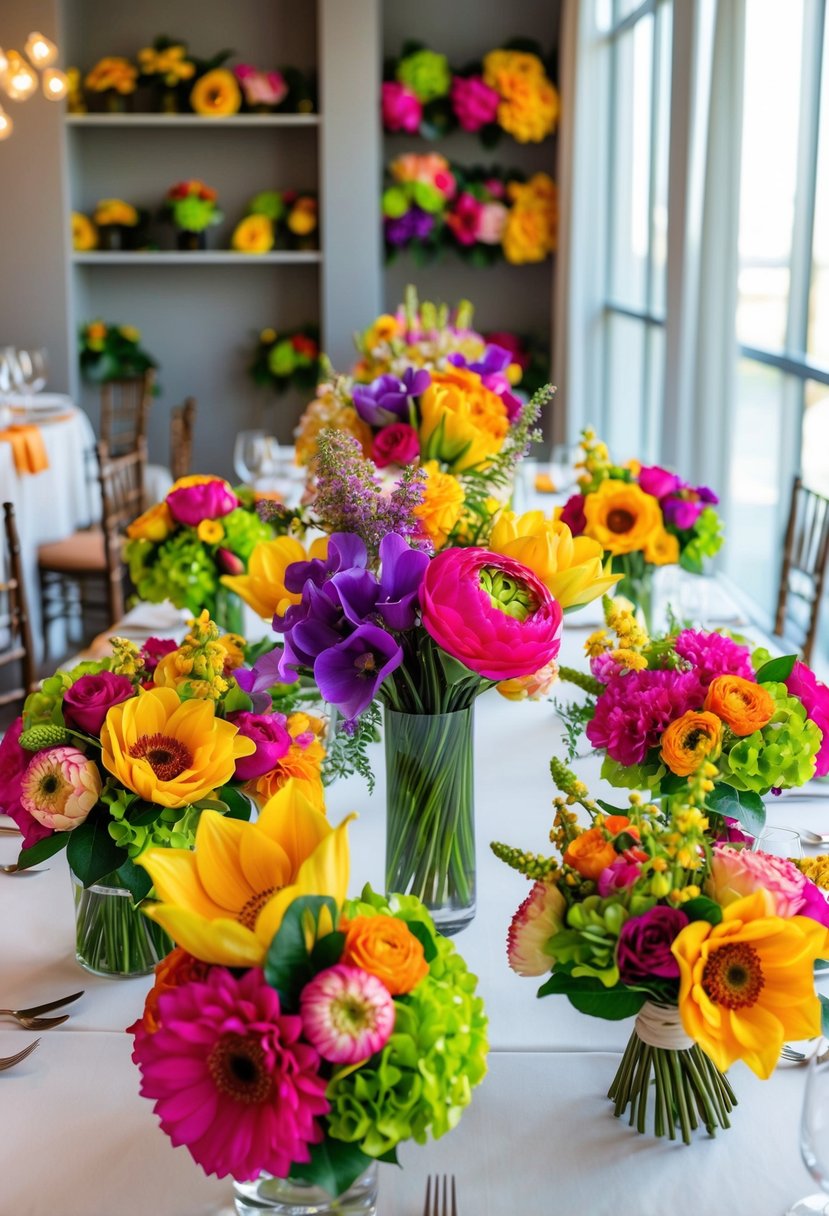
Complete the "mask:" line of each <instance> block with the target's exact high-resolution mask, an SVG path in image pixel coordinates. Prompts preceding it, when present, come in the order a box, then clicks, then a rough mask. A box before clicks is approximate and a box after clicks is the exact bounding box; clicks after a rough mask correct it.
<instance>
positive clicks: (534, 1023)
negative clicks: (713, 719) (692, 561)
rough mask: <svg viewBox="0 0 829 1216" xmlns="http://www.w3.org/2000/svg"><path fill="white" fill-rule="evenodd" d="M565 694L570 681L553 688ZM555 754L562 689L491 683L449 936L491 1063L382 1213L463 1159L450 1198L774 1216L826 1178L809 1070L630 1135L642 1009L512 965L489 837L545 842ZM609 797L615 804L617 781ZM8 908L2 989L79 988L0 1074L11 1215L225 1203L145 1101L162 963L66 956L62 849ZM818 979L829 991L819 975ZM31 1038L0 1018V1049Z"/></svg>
mask: <svg viewBox="0 0 829 1216" xmlns="http://www.w3.org/2000/svg"><path fill="white" fill-rule="evenodd" d="M134 615H135V616H140V614H134ZM593 617H594V612H591V611H590V610H588V611H587V613H586V619H585V616H580V617H575V618H571V619H569V620H568V622H567V624H566V627H565V635H564V642H563V645H562V655H561V660H562V662H565V663H571V664H575V663H578V662H579V658H580V652H581V649H582V644H583V641H584V638H585V636H586V633H587V632H588V631H589V629H590V628H591V627H592V619H591V618H593ZM155 620H156V624H157V623H158V620H159V617H158V614H157V610H156V618H155ZM139 628H140V625H136V632H137V631H138V629H139ZM126 631H127V630H126V629H125V632H126ZM556 695H557V696H558V697H561V698H564V697H566V696H568V695H569V694H568V692H567V690H566V688H565V687H563V686H561V685H559V686H558V687H557V689H556ZM577 695H578V694H577ZM553 754H559V755H563V747H562V734H561V724H560V721H559V719H558V717H557V714H556V709H555V705H554V704H551V703H550V702H549V701H542V702H537V703H531V702H524V703H521V704H513V703H509V702H506V701H504V700H503V699H501V698H500V697H499V696H498V695H497V694H495V693H488V694H486V695H485V696H484V697H482V698H481V699H480V700H479V702H478V704H477V708H476V824H477V828H476V830H477V865H478V910H477V916H476V918H475V920H474V922H473V924H472V925H471V926H470V927H469V928H468V929H467V930H466V931H465V932H464V933H462V934H461V935H459V936H458V938H457V939H456V942H457V946H458V949H459V950H460V951H461V952H462V953H463V954H464V956H465V958H466V959H467V961H468V963H469V966H470V968H471V969H472V970H473V971H474V972H476V973H477V975H478V976H479V977H480V990H481V993H482V995H483V996H484V998H485V1001H486V1004H487V1009H488V1012H489V1017H490V1040H491V1049H492V1054H491V1057H490V1067H489V1074H488V1076H487V1078H486V1079H485V1081H484V1083H483V1084H482V1086H481V1087H480V1089H478V1090H476V1091H475V1093H474V1095H473V1100H472V1105H471V1107H470V1108H469V1110H468V1111H467V1112H465V1114H464V1117H463V1118H462V1119H461V1122H460V1125H459V1126H458V1128H457V1129H455V1131H453V1132H452V1133H451V1134H450V1135H448V1136H446V1137H444V1138H443V1139H442V1140H440V1141H439V1142H436V1143H433V1142H429V1143H428V1144H427V1145H425V1146H423V1147H418V1146H416V1145H407V1146H405V1147H404V1148H403V1150H402V1151H401V1154H400V1157H401V1161H402V1163H403V1165H404V1167H405V1168H404V1169H403V1170H402V1171H401V1170H398V1169H396V1168H395V1167H393V1166H387V1165H383V1166H381V1171H380V1198H379V1206H378V1216H420V1213H421V1212H422V1210H423V1195H424V1188H425V1178H426V1175H427V1174H429V1173H434V1172H451V1173H454V1174H455V1175H456V1177H457V1182H458V1197H459V1212H460V1216H507V1214H508V1213H522V1214H527V1216H536V1214H541V1213H545V1214H546V1213H549V1214H551V1216H554V1214H557V1213H561V1214H562V1216H563V1214H564V1213H576V1214H578V1216H664V1214H665V1213H667V1212H670V1213H671V1216H686V1214H687V1216H725V1214H726V1213H731V1212H736V1211H745V1212H751V1213H752V1216H780V1214H781V1213H783V1212H784V1211H785V1209H786V1207H787V1206H788V1204H790V1203H792V1202H794V1201H795V1200H796V1199H798V1198H800V1197H801V1196H802V1195H805V1194H807V1193H811V1192H813V1191H814V1190H815V1189H816V1186H815V1184H814V1183H813V1182H812V1181H811V1179H810V1177H809V1175H808V1173H807V1171H806V1169H805V1167H804V1166H803V1164H802V1163H801V1159H800V1153H799V1147H798V1124H799V1118H800V1109H801V1104H802V1099H803V1089H804V1084H805V1080H806V1069H805V1068H802V1067H798V1066H795V1065H786V1064H781V1065H780V1066H779V1067H778V1069H777V1070H776V1072H775V1073H774V1075H773V1076H772V1077H771V1079H770V1080H769V1081H767V1082H765V1083H764V1082H761V1081H759V1080H758V1079H757V1078H756V1077H754V1076H753V1074H751V1073H750V1072H749V1071H748V1069H747V1068H745V1067H744V1066H742V1065H737V1066H735V1067H734V1069H733V1070H732V1072H731V1074H730V1075H731V1080H732V1084H733V1086H734V1088H735V1091H736V1093H737V1097H738V1100H739V1105H738V1106H737V1108H736V1109H735V1111H734V1113H733V1116H732V1128H731V1129H730V1130H728V1131H725V1132H720V1133H719V1135H718V1136H717V1137H716V1139H711V1138H709V1137H707V1136H705V1135H704V1134H702V1135H701V1134H700V1133H699V1132H697V1133H696V1137H695V1140H694V1142H693V1144H692V1145H691V1146H690V1147H685V1146H683V1145H682V1144H681V1143H671V1142H667V1141H657V1140H655V1139H653V1138H651V1137H649V1136H639V1135H638V1134H637V1133H635V1132H634V1131H632V1130H631V1129H630V1128H629V1127H628V1125H627V1122H626V1121H625V1120H616V1119H614V1118H613V1116H612V1109H611V1106H610V1103H609V1102H608V1101H607V1099H606V1097H605V1094H606V1090H607V1087H608V1085H609V1084H610V1081H611V1080H612V1077H613V1074H614V1072H615V1070H616V1067H617V1065H618V1063H619V1059H620V1055H621V1052H622V1050H623V1048H624V1046H625V1043H626V1042H627V1039H628V1037H629V1035H630V1032H631V1028H632V1023H631V1022H630V1021H622V1022H606V1021H601V1020H598V1019H593V1018H588V1017H584V1016H582V1015H580V1014H578V1013H576V1011H575V1010H573V1009H572V1008H571V1007H570V1005H569V1004H568V1003H567V1002H566V1000H565V999H564V998H563V997H550V998H547V999H545V1000H543V1001H539V1000H537V999H536V997H535V989H536V986H537V981H534V980H528V979H521V978H519V977H518V976H516V975H513V974H512V973H511V972H510V971H509V969H508V967H507V962H506V954H505V938H506V931H507V926H508V925H509V922H510V918H511V916H512V914H513V913H514V911H515V909H516V907H517V906H518V904H519V903H520V902H521V900H522V899H523V898H524V896H525V894H526V891H527V885H526V880H525V879H523V878H522V877H521V876H520V875H517V874H515V873H513V872H512V871H509V870H507V869H506V867H504V866H503V865H502V864H501V863H499V862H498V861H497V860H496V859H495V857H494V856H493V855H492V854H491V852H490V851H489V847H488V845H489V841H490V840H493V839H501V840H506V841H508V842H510V843H515V844H520V845H521V846H522V847H524V848H527V849H530V850H533V851H543V850H544V848H545V842H546V839H547V831H548V828H549V825H550V819H551V800H552V796H553V793H554V791H553V787H552V784H551V781H550V778H549V773H548V767H547V765H548V759H549V757H550V756H551V755H553ZM374 761H375V763H374V769H375V772H376V774H377V787H376V790H375V792H374V794H373V795H372V796H369V795H368V793H367V791H366V788H365V786H364V784H363V783H362V781H361V780H360V779H358V778H356V777H355V778H349V779H348V780H341V781H338V782H336V783H335V784H334V785H333V786H332V787H331V788H330V790H329V793H328V813H329V817H330V819H331V820H332V822H334V823H337V822H339V821H340V819H341V818H342V817H343V816H344V815H345V814H346V813H347V812H349V811H351V810H357V811H358V812H359V815H360V817H359V819H358V820H357V822H356V823H354V824H353V825H352V827H351V828H350V829H349V830H350V838H351V845H352V867H351V872H352V882H351V889H352V891H353V892H355V893H356V891H357V890H358V889H359V886H360V885H361V884H362V883H363V882H364V881H370V882H371V883H372V884H373V885H375V886H377V887H381V886H382V881H383V860H384V858H383V854H384V794H385V791H384V775H383V761H382V752H381V750H380V749H379V747H378V749H377V752H376V754H375V756H374ZM575 767H576V769H577V771H578V772H579V774H580V776H582V777H583V778H584V779H585V780H586V781H587V782H588V783H589V784H590V785H591V788H592V791H593V792H594V793H601V792H602V791H601V789H600V783H599V779H598V771H599V760H598V758H597V757H596V756H595V755H593V754H587V755H585V756H584V757H582V758H581V759H580V760H579V761H578V762H577V763H576V765H575ZM604 793H605V795H606V796H608V791H607V790H605V791H604ZM827 793H829V791H828V790H827V787H825V786H823V787H820V786H818V787H816V788H815V790H814V794H813V796H809V797H802V796H800V797H795V796H789V797H787V796H785V795H784V796H783V797H781V798H779V799H777V800H775V801H774V803H773V805H772V806H771V807H770V811H769V822H770V823H772V824H774V825H777V826H792V827H806V826H811V827H813V828H815V829H816V830H821V829H825V828H827V826H829V824H828V823H827V820H829V797H827ZM609 796H610V798H611V799H615V801H616V802H617V803H619V802H621V801H622V797H623V796H621V797H620V794H619V792H618V791H616V792H614V793H612V794H610V795H609ZM821 812H823V814H822V813H821ZM15 852H16V845H15V841H14V839H13V838H10V837H0V862H5V861H11V860H13V858H14V855H15ZM0 926H2V940H3V948H2V956H1V957H2V963H0V1004H2V1005H7V1006H11V1007H15V1006H19V1005H25V1004H33V1003H36V1002H38V1001H42V1000H47V999H49V998H51V997H54V996H56V995H60V994H64V993H68V992H71V991H73V990H75V989H77V988H79V987H83V988H84V989H85V990H86V991H85V996H84V997H82V998H81V1000H80V1001H78V1002H77V1003H76V1004H75V1005H73V1006H72V1007H71V1013H72V1016H71V1018H70V1020H69V1021H68V1022H67V1023H65V1024H64V1025H63V1026H60V1027H58V1028H56V1029H55V1030H52V1031H48V1032H46V1033H43V1034H42V1036H41V1045H40V1047H39V1049H38V1051H36V1052H35V1053H34V1054H33V1055H32V1056H30V1057H29V1058H28V1059H27V1060H26V1061H25V1062H24V1063H23V1064H21V1065H19V1066H17V1067H16V1068H15V1069H14V1070H12V1071H10V1072H8V1073H3V1074H0V1129H2V1131H0V1142H2V1145H3V1152H2V1157H0V1161H1V1162H2V1172H0V1216H47V1214H48V1216H54V1214H55V1213H60V1216H111V1214H112V1213H116V1212H117V1213H118V1214H119V1216H145V1214H148V1213H152V1216H232V1212H233V1205H232V1199H231V1189H230V1185H229V1182H228V1181H227V1180H225V1181H217V1180H216V1179H213V1178H206V1177H205V1176H204V1175H203V1174H202V1172H201V1170H200V1169H199V1168H198V1167H197V1166H195V1165H194V1163H193V1162H192V1160H191V1159H190V1157H189V1155H188V1153H187V1152H186V1150H185V1149H183V1148H179V1149H173V1148H172V1147H171V1146H170V1144H169V1142H168V1140H167V1138H166V1136H164V1134H163V1133H162V1132H161V1131H160V1130H159V1128H158V1126H157V1123H156V1120H155V1117H154V1116H153V1113H152V1105H151V1103H150V1102H148V1101H147V1100H145V1099H142V1098H140V1097H139V1095H138V1073H137V1070H136V1069H135V1068H134V1066H133V1065H132V1064H131V1062H130V1049H131V1040H130V1038H129V1037H128V1036H127V1035H125V1034H124V1033H123V1031H124V1028H125V1027H126V1026H127V1025H129V1024H130V1023H131V1022H132V1021H134V1020H135V1019H136V1018H137V1017H138V1016H139V1015H140V1012H141V1009H142V1006H143V998H144V993H145V992H146V990H147V988H148V987H149V984H150V979H149V978H146V979H134V980H121V981H116V980H103V979H97V978H95V977H92V976H88V975H86V974H85V973H83V972H82V971H81V970H80V969H79V968H78V966H77V964H76V963H75V961H74V957H73V946H74V942H73V929H74V922H73V911H72V897H71V890H70V882H69V875H68V871H67V868H66V863H65V859H64V858H63V857H62V856H58V857H55V858H51V859H50V860H49V861H47V862H46V863H44V865H43V866H41V867H38V870H37V871H35V872H31V873H28V874H22V875H16V876H5V875H0ZM819 984H820V985H821V986H823V987H824V988H825V990H826V991H827V993H829V985H826V984H824V981H822V980H820V981H819ZM33 1037H34V1036H33V1035H32V1034H31V1033H29V1032H26V1031H23V1030H21V1029H20V1028H17V1027H14V1026H12V1025H10V1024H7V1023H5V1022H4V1023H2V1029H0V1055H8V1054H11V1053H12V1052H13V1051H17V1050H19V1049H20V1048H21V1047H22V1046H24V1045H25V1044H26V1043H28V1042H29V1041H30V1040H31V1039H32V1038H33Z"/></svg>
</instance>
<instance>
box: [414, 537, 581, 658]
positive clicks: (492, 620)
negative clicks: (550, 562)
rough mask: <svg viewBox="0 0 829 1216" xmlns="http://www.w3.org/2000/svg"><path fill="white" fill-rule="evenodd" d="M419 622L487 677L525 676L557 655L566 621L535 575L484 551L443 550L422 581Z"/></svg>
mask: <svg viewBox="0 0 829 1216" xmlns="http://www.w3.org/2000/svg"><path fill="white" fill-rule="evenodd" d="M420 607H421V613H422V619H423V626H424V628H425V630H426V632H427V633H428V634H430V636H431V637H432V638H434V640H435V641H436V642H437V644H438V646H440V647H442V649H443V650H445V651H446V653H447V654H448V655H451V657H452V658H454V659H457V660H458V661H459V662H460V663H463V664H465V666H467V667H468V668H469V669H470V671H475V672H477V673H478V675H481V676H483V677H484V678H485V679H487V680H496V681H497V680H509V679H513V678H515V677H517V676H529V675H532V674H533V673H534V672H536V671H538V670H539V668H541V667H544V666H545V665H546V664H547V663H550V662H552V660H553V659H555V658H556V656H557V655H558V652H559V648H560V646H561V629H562V624H563V619H564V614H563V613H562V610H561V606H560V605H559V603H558V602H557V601H556V600H555V599H554V598H553V596H552V595H551V594H550V592H549V590H548V589H547V587H545V585H544V584H543V583H542V582H541V580H540V579H539V578H538V577H537V576H536V575H535V574H533V572H532V571H531V570H528V569H527V567H526V566H522V565H521V563H520V562H516V561H513V560H512V558H509V557H503V556H501V555H500V554H496V553H490V552H489V551H488V550H486V549H478V548H469V549H444V550H443V552H441V553H438V554H437V556H436V557H433V558H432V560H431V561H430V562H429V565H428V566H427V567H426V574H425V575H424V578H423V582H422V583H421V586H420Z"/></svg>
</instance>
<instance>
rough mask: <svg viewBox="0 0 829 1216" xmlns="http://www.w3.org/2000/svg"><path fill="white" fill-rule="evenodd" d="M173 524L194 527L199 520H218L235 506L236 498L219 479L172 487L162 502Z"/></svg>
mask: <svg viewBox="0 0 829 1216" xmlns="http://www.w3.org/2000/svg"><path fill="white" fill-rule="evenodd" d="M165 501H166V503H167V506H168V507H169V509H170V514H171V515H172V517H173V519H174V520H175V521H176V523H179V524H184V525H185V526H186V527H189V528H197V527H198V526H199V524H200V523H201V522H202V520H203V519H221V518H222V516H224V515H229V514H230V512H231V511H235V510H236V508H237V507H238V506H239V499H238V498H237V497H236V495H235V494H234V493H233V491H232V490H231V488H230V486H229V485H228V483H227V482H226V481H224V480H223V479H222V478H221V477H211V478H209V479H208V478H205V480H204V481H199V482H198V483H196V484H195V485H184V486H179V485H178V484H177V485H175V486H173V488H172V490H171V491H170V493H169V494H168V495H167V498H166V499H165Z"/></svg>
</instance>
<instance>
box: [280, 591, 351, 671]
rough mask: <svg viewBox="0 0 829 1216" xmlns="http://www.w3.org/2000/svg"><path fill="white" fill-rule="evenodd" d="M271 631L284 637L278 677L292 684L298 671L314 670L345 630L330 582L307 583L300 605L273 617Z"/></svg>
mask: <svg viewBox="0 0 829 1216" xmlns="http://www.w3.org/2000/svg"><path fill="white" fill-rule="evenodd" d="M277 622H278V623H277ZM274 628H278V629H279V630H280V631H281V632H282V633H284V634H285V647H284V650H283V652H282V658H281V660H280V663H279V675H280V678H281V679H283V680H285V681H287V682H291V681H293V680H295V679H296V678H297V670H298V668H300V667H313V665H314V661H315V659H316V658H317V657H318V655H321V654H322V653H323V651H325V650H330V649H331V647H332V646H336V645H337V643H338V642H340V641H341V640H342V638H343V635H344V632H345V631H346V630H347V629H348V623H347V621H346V618H345V613H344V611H343V606H342V603H341V601H340V598H339V596H338V595H337V591H336V589H335V587H334V584H333V580H332V581H329V582H327V583H325V584H324V586H322V587H317V586H316V584H315V583H312V582H308V583H306V584H305V587H304V589H303V592H302V600H301V601H300V603H299V604H294V605H292V606H291V607H290V608H289V609H288V611H287V612H286V613H285V615H284V617H282V618H277V617H274Z"/></svg>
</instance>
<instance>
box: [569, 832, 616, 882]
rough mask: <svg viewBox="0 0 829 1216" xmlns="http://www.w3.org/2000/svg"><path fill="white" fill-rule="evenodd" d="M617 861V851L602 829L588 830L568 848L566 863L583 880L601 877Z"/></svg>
mask: <svg viewBox="0 0 829 1216" xmlns="http://www.w3.org/2000/svg"><path fill="white" fill-rule="evenodd" d="M615 859H616V850H615V849H614V847H613V845H612V844H611V842H610V841H609V840H608V839H607V838H606V837H605V835H604V833H603V832H602V830H601V828H588V830H587V831H586V832H582V833H581V835H580V836H577V837H576V839H575V840H574V841H572V842H571V843H570V844H569V845H568V846H567V850H566V852H565V854H564V861H565V863H566V864H567V865H568V866H572V868H573V869H574V870H577V871H578V873H579V874H581V876H582V878H592V879H593V880H594V881H595V880H596V879H597V878H598V877H599V875H600V874H601V872H602V870H605V869H607V867H608V866H609V865H610V864H611V863H612V862H613V861H615Z"/></svg>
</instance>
